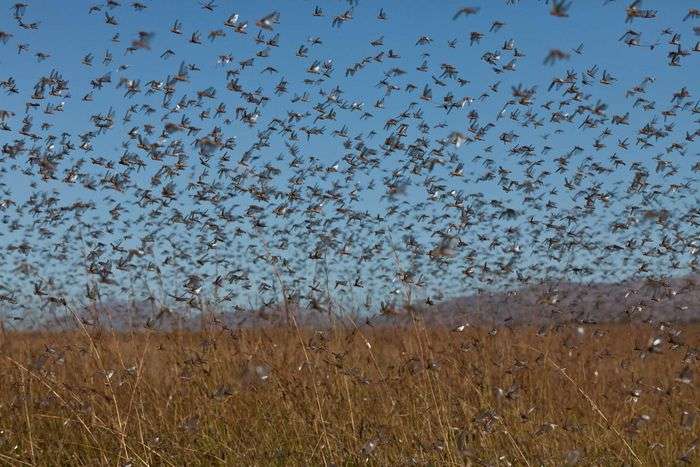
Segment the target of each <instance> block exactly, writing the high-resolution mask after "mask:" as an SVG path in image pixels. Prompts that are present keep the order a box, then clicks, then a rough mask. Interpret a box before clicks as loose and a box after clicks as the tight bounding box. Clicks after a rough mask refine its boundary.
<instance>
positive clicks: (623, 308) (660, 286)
mask: <svg viewBox="0 0 700 467" xmlns="http://www.w3.org/2000/svg"><path fill="white" fill-rule="evenodd" d="M698 285H700V277H698V276H689V277H683V278H675V279H670V280H666V281H655V280H645V281H630V282H622V283H619V284H606V283H596V284H577V283H571V282H565V283H557V284H541V285H536V286H530V287H526V288H523V289H520V290H514V291H508V292H498V293H481V294H476V295H470V296H463V297H457V298H452V299H449V300H445V301H442V302H439V303H436V304H433V305H426V304H424V303H418V304H414V305H413V306H412V307H411V309H412V310H413V311H414V312H415V313H416V315H419V316H420V317H421V319H422V320H423V321H424V322H426V323H429V324H435V325H445V326H459V325H463V324H467V323H468V324H470V325H478V326H501V325H536V326H540V325H545V324H559V323H568V322H577V323H616V322H618V323H619V322H641V321H647V320H653V321H667V322H674V323H689V322H696V321H700V288H699V287H698ZM294 310H295V316H296V318H297V322H298V323H299V324H300V325H311V326H320V327H325V326H328V325H329V324H331V323H332V322H333V321H334V318H333V317H331V316H329V315H328V313H323V312H319V311H316V310H313V311H312V310H309V309H304V308H294ZM79 315H80V316H81V317H82V318H83V319H84V322H85V323H86V324H87V326H95V325H99V326H104V327H107V328H117V329H139V328H144V327H152V328H155V329H161V330H171V329H178V328H179V329H197V328H200V327H201V326H203V325H207V324H213V325H215V326H217V327H220V326H225V327H229V328H236V327H242V326H244V327H250V326H266V325H280V324H286V317H285V316H286V315H285V313H284V312H283V309H282V307H281V306H275V305H272V306H269V307H267V308H264V309H257V310H246V311H237V312H230V311H225V310H221V309H219V310H216V311H212V312H211V313H205V314H201V313H199V312H194V311H193V312H191V313H190V312H186V311H183V310H178V309H167V308H155V307H154V306H153V305H152V304H151V303H150V302H146V301H143V302H129V303H124V302H110V303H104V304H102V305H101V306H97V307H91V308H84V309H83V310H82V311H81V312H80V313H79ZM354 318H355V320H357V321H363V320H365V319H366V318H367V316H361V315H358V316H355V317H354ZM409 321H410V313H409V311H408V310H407V309H406V308H405V307H404V308H401V307H393V308H391V309H390V311H389V312H387V313H384V314H379V315H375V316H372V317H371V322H372V324H374V325H400V324H406V323H408V322H409ZM75 325H76V323H75V320H74V319H73V317H70V316H64V317H60V318H58V319H56V318H53V319H51V320H45V321H43V322H42V323H41V325H40V327H43V328H47V327H57V328H64V329H65V328H74V327H75Z"/></svg>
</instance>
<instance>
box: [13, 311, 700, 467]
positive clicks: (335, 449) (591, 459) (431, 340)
mask: <svg viewBox="0 0 700 467" xmlns="http://www.w3.org/2000/svg"><path fill="white" fill-rule="evenodd" d="M657 338H658V339H659V341H656V342H655V339H657ZM698 346H700V327H698V326H691V325H689V326H685V327H682V328H672V327H668V326H660V325H638V326H631V325H625V326H622V325H607V326H602V325H601V326H587V327H585V328H577V327H576V326H566V327H559V328H556V329H549V330H546V331H545V330H542V329H541V330H537V329H530V328H517V329H508V328H500V329H497V330H496V329H493V330H489V329H475V328H470V327H466V328H464V329H462V330H461V331H459V330H456V329H455V330H448V329H437V328H431V327H427V326H424V325H422V324H421V323H414V324H413V325H411V326H406V327H388V326H382V327H376V328H372V327H368V326H360V327H351V328H350V329H340V328H336V329H328V330H324V331H313V330H311V329H305V330H295V329H291V330H290V329H282V328H274V329H271V328H267V329H265V328H258V329H245V330H237V331H232V330H209V331H207V332H201V333H192V332H189V333H176V332H172V333H159V332H155V331H148V332H142V333H121V334H115V333H111V332H108V331H99V330H94V329H83V330H82V331H80V332H77V333H62V334H61V333H55V332H54V333H7V334H4V335H3V336H2V343H1V346H0V371H1V372H2V375H3V377H2V378H1V379H0V424H1V426H0V456H1V459H2V461H3V462H4V463H9V464H13V465H19V464H25V463H26V464H40V465H68V464H71V465H100V464H109V465H126V464H129V463H130V464H132V465H212V464H228V465H269V464H278V465H289V464H306V465H308V464H312V465H320V464H324V463H325V464H331V463H334V464H336V465H347V464H350V465H356V464H361V463H365V462H369V463H371V464H383V465H407V464H413V463H417V464H427V463H431V464H433V465H435V464H440V465H455V464H456V465H465V464H466V465H469V464H472V465H482V464H487V465H509V464H514V465H541V464H544V465H574V464H579V465H622V464H624V463H627V464H645V465H650V464H657V465H672V464H674V463H684V462H685V463H691V464H692V463H695V462H698V457H697V456H695V457H694V454H695V453H694V451H695V450H696V449H695V446H696V445H697V439H696V437H697V433H698V422H696V421H695V418H697V417H696V414H697V413H698V411H699V410H700V406H699V404H700V393H699V392H698V389H697V386H696V385H695V381H694V380H693V372H694V371H697V357H696V354H695V352H696V349H697V348H698Z"/></svg>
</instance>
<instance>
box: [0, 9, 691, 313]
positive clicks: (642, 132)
mask: <svg viewBox="0 0 700 467" xmlns="http://www.w3.org/2000/svg"><path fill="white" fill-rule="evenodd" d="M225 3H226V2H223V1H216V0H205V1H203V2H201V3H199V4H197V3H196V2H192V5H190V4H188V5H187V8H189V9H190V10H192V11H190V13H187V14H183V16H181V17H177V16H173V17H172V18H167V21H168V25H169V27H167V28H162V27H160V24H161V22H162V20H161V19H160V18H162V17H164V16H166V14H169V12H172V9H173V6H172V5H171V6H170V7H169V9H168V8H165V7H164V6H163V5H162V4H160V3H158V2H155V1H153V2H151V1H146V0H142V1H141V2H138V1H134V2H128V1H126V0H107V1H106V2H105V3H101V4H92V5H86V6H85V7H84V9H83V8H82V7H78V8H77V9H76V12H75V16H76V17H77V18H78V19H77V20H78V21H79V24H82V25H84V29H85V35H86V36H89V37H87V38H86V40H85V41H84V42H83V43H82V44H79V45H78V44H70V43H66V42H70V40H68V39H64V38H63V36H62V35H63V33H62V32H61V31H62V30H65V29H66V28H69V27H70V26H68V25H67V24H61V23H60V21H61V18H63V17H59V18H58V19H56V15H52V16H48V15H43V16H42V13H43V12H44V10H45V8H43V7H35V6H33V5H30V4H27V3H16V4H14V5H13V6H12V7H11V8H10V9H9V10H8V11H6V16H5V17H4V18H3V19H2V21H0V93H2V97H0V130H1V131H0V137H1V139H0V146H1V151H0V158H1V159H0V161H1V163H0V217H1V219H2V223H1V224H0V245H2V252H3V261H2V265H1V266H0V312H2V314H3V315H4V316H5V319H8V320H9V321H10V322H15V321H21V322H22V323H24V324H25V325H27V324H36V323H40V322H42V320H44V319H45V318H46V317H47V316H56V315H60V314H62V313H67V311H70V310H74V311H76V312H77V313H78V314H80V313H82V311H83V310H86V309H88V308H89V306H90V305H91V304H96V303H103V304H109V303H117V302H127V301H131V302H133V303H148V304H150V306H152V307H153V308H152V310H153V315H152V319H151V320H149V323H151V324H155V323H157V320H158V319H159V318H160V317H162V316H163V315H165V314H167V313H169V312H171V311H173V310H176V309H177V310H184V309H188V310H193V311H195V312H196V311H197V310H199V311H212V310H215V311H217V312H219V311H221V312H238V313H246V312H247V311H248V310H253V309H265V308H268V309H269V308H272V307H279V306H281V305H282V304H284V306H285V309H288V307H291V306H294V307H296V308H298V309H304V310H312V311H314V312H318V313H322V314H329V313H341V312H346V311H353V312H360V313H385V314H386V313H392V312H395V311H397V309H400V308H401V307H402V306H404V305H406V304H407V303H411V304H415V305H419V304H420V305H421V306H424V307H431V306H433V305H434V304H436V303H439V302H440V301H442V300H445V299H446V298H449V297H454V296H457V295H464V294H471V293H477V292H481V291H494V290H518V289H521V288H524V287H528V286H532V285H537V284H548V285H549V287H550V289H549V290H551V291H552V293H551V294H549V295H547V296H544V297H543V298H542V299H543V301H545V302H547V303H554V302H555V301H556V293H555V292H556V284H557V283H561V282H578V283H590V282H619V281H622V280H630V279H631V280H639V281H652V282H653V283H654V284H657V285H659V286H660V287H662V288H663V287H666V288H668V289H671V288H672V286H671V285H670V282H669V278H672V277H681V276H687V277H692V276H693V274H696V273H697V272H698V270H700V229H699V226H700V203H699V202H698V196H697V193H696V191H697V189H698V188H699V187H700V184H699V183H698V178H697V173H698V172H699V171H700V159H698V155H699V152H698V146H697V141H698V140H699V139H700V125H699V123H700V101H698V100H697V96H696V95H695V93H696V92H697V90H696V89H693V88H692V87H689V86H688V85H681V84H679V83H685V82H687V83H693V81H695V82H696V83H697V76H698V75H697V74H695V79H693V78H692V75H693V71H695V72H697V71H698V70H700V68H698V59H699V58H700V42H698V40H699V39H700V26H696V25H698V24H700V23H698V20H699V19H700V10H699V9H694V8H690V9H688V8H687V7H684V8H682V9H681V8H678V7H677V6H678V5H679V4H680V2H678V3H675V2H672V4H671V5H670V6H669V5H666V8H669V9H671V10H674V9H675V10H676V11H675V12H672V11H671V12H669V13H667V12H665V11H664V14H663V15H662V13H661V12H660V11H657V10H654V9H649V8H646V5H642V2H641V1H640V0H635V1H633V2H631V3H629V4H626V5H623V4H621V3H620V2H619V1H611V0H606V1H603V0H601V2H600V4H599V3H596V2H586V3H585V8H586V10H589V9H590V10H593V9H596V10H598V9H599V10H600V11H598V12H597V13H595V14H596V15H605V16H606V17H614V18H615V21H616V22H617V24H618V25H619V29H618V30H616V31H614V33H615V36H614V37H612V36H610V37H608V35H609V34H607V32H600V33H596V32H595V31H592V32H589V35H590V36H591V43H592V45H591V46H588V44H587V43H586V42H585V41H584V42H583V43H577V44H570V45H563V44H565V43H566V41H567V37H557V38H556V39H552V40H551V42H552V43H551V44H544V46H545V47H546V48H547V49H548V50H549V51H548V53H546V54H544V56H541V55H536V54H535V52H534V51H535V50H538V48H539V47H542V46H543V44H540V43H539V39H537V40H532V36H527V37H525V38H523V39H522V40H520V39H518V37H516V36H512V35H511V31H512V30H513V27H512V26H511V24H512V21H509V20H508V21H507V20H506V19H503V18H499V17H493V18H483V16H484V15H486V14H487V8H481V7H479V6H465V7H461V8H458V9H456V11H455V10H450V11H447V10H446V9H445V8H435V9H434V10H430V9H429V10H428V11H427V13H425V14H428V15H429V16H431V17H439V23H440V24H442V25H443V28H444V30H441V31H430V30H421V24H422V21H421V18H413V19H411V24H414V26H412V28H411V29H409V30H408V31H405V30H404V31H403V32H402V33H401V37H395V36H398V34H394V33H393V31H394V29H392V28H391V22H392V20H394V15H396V16H397V17H404V19H403V20H404V21H405V17H407V16H410V15H411V14H413V13H414V12H413V11H403V10H405V9H404V8H400V7H399V6H398V5H397V4H394V7H395V8H393V9H394V10H395V11H392V7H391V5H387V6H385V7H384V8H379V7H377V6H375V4H374V3H371V4H370V2H367V3H366V4H364V3H355V2H348V3H346V4H344V3H342V2H330V3H328V4H322V5H319V6H314V5H313V4H308V3H304V2H300V3H298V4H295V5H294V6H293V7H292V6H290V8H293V9H294V12H293V13H289V12H286V11H283V10H277V11H273V9H274V8H281V6H279V5H278V6H276V5H272V6H271V7H270V10H268V11H265V10H263V8H265V7H264V6H263V5H261V4H260V3H258V2H255V5H247V6H246V8H248V7H250V8H251V9H253V8H254V9H257V10H260V11H258V14H256V15H255V16H251V17H249V18H245V17H244V14H242V13H236V12H235V11H230V10H231V9H232V8H230V6H228V5H226V4H225ZM525 3H527V2H524V1H523V2H519V1H518V0H506V1H504V2H503V3H502V4H501V5H500V6H498V11H502V12H503V16H508V17H511V16H512V17H517V15H518V14H519V13H518V10H519V9H527V11H528V14H529V15H534V16H537V18H534V19H533V21H543V22H556V24H555V25H556V27H562V28H567V27H569V26H568V25H569V24H571V26H570V27H571V28H578V27H580V25H579V26H575V24H576V23H575V21H576V16H577V14H583V12H582V11H578V12H577V11H576V9H577V8H579V9H583V8H584V5H583V4H580V3H576V4H575V5H573V4H572V3H573V2H570V1H565V0H551V1H547V2H543V1H539V2H534V5H533V4H528V5H525ZM594 3H595V5H594ZM75 5H76V4H73V3H72V2H71V6H70V7H69V8H70V9H72V8H74V7H75ZM160 8H163V9H164V10H165V11H163V12H159V11H158V10H159V9H160ZM177 8H180V7H175V9H176V10H177ZM182 8H185V5H184V3H183V6H182ZM307 10H308V11H307ZM419 10H420V9H419ZM188 11H189V10H188ZM71 15H72V13H71ZM147 15H152V16H150V17H149V16H147ZM286 15H293V16H295V17H294V19H293V20H289V21H290V23H288V24H286V25H285V16H286ZM195 16H196V18H197V19H196V22H197V26H196V27H193V26H191V24H192V23H194V22H195V19H192V18H194V17H195ZM146 17H148V18H154V17H155V18H159V22H155V21H151V22H150V23H149V21H150V20H148V21H147V20H143V21H142V20H141V18H146ZM52 21H54V22H58V24H52ZM483 21H487V22H488V25H490V27H487V28H481V27H477V24H478V25H479V26H481V25H483V24H485V23H483ZM188 22H189V23H190V25H188ZM202 24H207V25H208V26H207V28H208V29H203V28H201V25H202ZM547 24H549V23H547ZM669 24H670V25H672V26H670V27H669V26H668V25H669ZM156 25H157V26H156ZM533 27H535V26H533ZM197 28H199V29H197ZM45 29H49V31H48V32H46V33H45V34H48V37H49V40H48V41H44V42H41V44H35V43H34V42H33V37H35V35H39V34H42V31H44V30H45ZM402 29H405V28H402ZM572 30H573V29H572ZM299 31H301V33H302V34H304V35H305V36H307V37H306V39H305V40H302V41H301V43H299V42H294V43H293V42H292V40H291V39H287V38H286V37H285V35H286V36H287V37H293V38H296V37H297V36H298V34H299ZM375 31H386V32H385V33H381V32H380V33H379V34H377V35H376V36H373V35H372V34H374V32H375ZM409 34H411V35H412V36H415V37H411V38H410V39H409V40H407V39H406V37H407V36H408V35H409ZM444 34H452V38H450V39H449V40H447V41H444V40H443V39H442V38H440V39H437V37H438V36H440V37H441V36H443V35H444ZM542 37H546V36H544V35H543V36H542ZM328 44H331V45H328ZM52 47H54V49H52ZM81 47H83V48H85V47H87V48H89V51H88V52H86V53H84V51H83V50H81ZM230 51H234V52H233V53H232V52H230ZM247 51H250V53H247ZM591 51H593V52H591ZM596 53H598V56H597V55H596ZM603 53H604V54H605V55H601V54H603ZM626 56H627V57H629V58H625V57H626ZM57 57H59V58H57ZM640 57H643V58H640ZM130 62H136V63H137V64H136V65H133V64H130ZM8 63H14V65H8ZM574 63H576V64H577V65H573V64H574ZM615 64H617V65H618V66H617V68H616V67H615ZM645 66H650V67H651V66H653V67H655V69H656V70H657V71H658V73H657V75H656V76H653V75H649V74H645V73H642V74H641V75H640V74H635V69H644V68H645ZM662 82H663V83H662ZM668 292H669V294H676V293H681V292H682V291H678V290H669V291H668ZM631 293H634V291H631ZM85 322H86V323H88V324H89V322H90V320H89V319H88V318H85Z"/></svg>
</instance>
